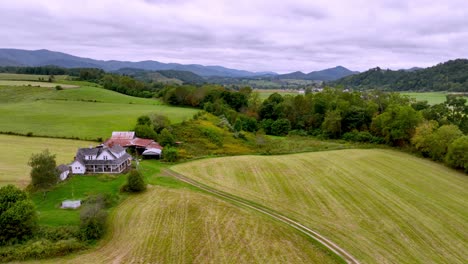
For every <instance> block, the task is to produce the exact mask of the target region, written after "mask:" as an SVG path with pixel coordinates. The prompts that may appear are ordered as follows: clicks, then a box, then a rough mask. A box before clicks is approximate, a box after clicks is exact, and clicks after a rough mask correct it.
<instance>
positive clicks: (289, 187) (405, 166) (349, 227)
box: [172, 149, 468, 263]
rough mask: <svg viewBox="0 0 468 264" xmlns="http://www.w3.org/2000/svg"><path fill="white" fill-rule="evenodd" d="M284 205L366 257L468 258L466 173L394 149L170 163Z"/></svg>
mask: <svg viewBox="0 0 468 264" xmlns="http://www.w3.org/2000/svg"><path fill="white" fill-rule="evenodd" d="M172 169H173V170H174V171H176V172H178V173H181V174H184V175H186V176H188V177H191V178H193V179H195V180H197V181H199V182H201V183H204V184H206V185H209V186H211V187H214V188H217V189H220V190H223V191H225V192H228V193H231V194H235V195H238V196H240V197H243V198H245V199H248V200H251V201H253V202H255V203H258V204H261V205H264V206H267V207H269V208H272V209H274V210H276V211H279V212H281V213H283V214H285V215H287V216H289V217H292V218H293V219H296V220H298V221H299V222H301V223H303V224H305V225H306V226H308V227H310V228H312V229H315V230H316V231H318V232H319V233H321V234H322V235H324V236H326V237H328V238H330V239H331V240H332V241H334V242H336V243H337V244H338V245H339V246H341V247H342V248H344V249H345V250H347V251H348V252H350V253H351V254H352V255H354V257H356V258H357V259H359V260H361V261H362V262H363V263H466V260H467V259H468V251H467V250H466V249H467V248H468V177H467V176H466V175H465V174H462V173H458V172H456V171H453V170H451V169H449V168H446V167H444V166H442V165H439V164H437V163H434V162H431V161H428V160H424V159H420V158H417V157H413V156H411V155H408V154H404V153H400V152H397V151H392V150H379V149H359V150H335V151H326V152H315V153H304V154H293V155H283V156H238V157H226V158H214V159H204V160H199V161H193V162H189V163H185V164H180V165H177V166H174V167H172Z"/></svg>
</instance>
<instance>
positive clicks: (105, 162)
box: [83, 153, 132, 165]
mask: <svg viewBox="0 0 468 264" xmlns="http://www.w3.org/2000/svg"><path fill="white" fill-rule="evenodd" d="M131 158H132V157H131V156H130V155H129V154H128V153H125V154H124V155H122V156H121V157H120V158H116V159H114V160H83V163H84V164H85V165H119V164H122V162H124V161H125V160H128V159H131Z"/></svg>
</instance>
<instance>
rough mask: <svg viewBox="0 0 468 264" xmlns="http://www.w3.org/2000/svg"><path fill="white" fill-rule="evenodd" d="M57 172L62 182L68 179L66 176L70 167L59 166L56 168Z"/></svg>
mask: <svg viewBox="0 0 468 264" xmlns="http://www.w3.org/2000/svg"><path fill="white" fill-rule="evenodd" d="M57 170H58V172H59V173H60V176H59V177H60V180H61V181H64V180H65V179H66V178H68V174H69V173H70V166H68V165H65V164H60V165H59V166H58V167H57Z"/></svg>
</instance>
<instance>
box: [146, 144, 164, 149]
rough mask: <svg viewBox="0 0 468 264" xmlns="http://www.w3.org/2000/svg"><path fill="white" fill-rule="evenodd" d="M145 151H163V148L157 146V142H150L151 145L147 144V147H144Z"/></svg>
mask: <svg viewBox="0 0 468 264" xmlns="http://www.w3.org/2000/svg"><path fill="white" fill-rule="evenodd" d="M146 149H159V150H161V149H163V147H161V145H159V143H158V142H152V143H151V144H149V145H148V146H146Z"/></svg>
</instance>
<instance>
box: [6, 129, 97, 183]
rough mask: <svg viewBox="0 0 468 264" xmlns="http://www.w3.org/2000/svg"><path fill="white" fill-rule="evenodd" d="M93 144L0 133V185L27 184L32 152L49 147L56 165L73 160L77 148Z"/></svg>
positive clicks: (92, 143) (93, 143) (38, 151)
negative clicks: (54, 155) (0, 147)
mask: <svg viewBox="0 0 468 264" xmlns="http://www.w3.org/2000/svg"><path fill="white" fill-rule="evenodd" d="M95 144H96V143H95V142H88V141H79V140H69V139H52V138H37V137H20V136H10V135H0V145H1V146H2V151H1V152H0V186H3V185H6V184H15V185H17V186H20V187H25V186H26V185H28V184H29V181H30V176H29V172H30V170H31V167H29V166H28V164H27V163H28V161H29V158H30V157H31V155H32V154H35V153H40V152H42V151H43V150H45V149H49V151H50V153H52V154H56V155H57V156H56V161H57V165H59V164H61V163H65V164H68V163H70V162H71V161H72V160H73V157H74V156H75V154H76V151H77V149H78V148H80V147H88V146H90V145H95Z"/></svg>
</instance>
